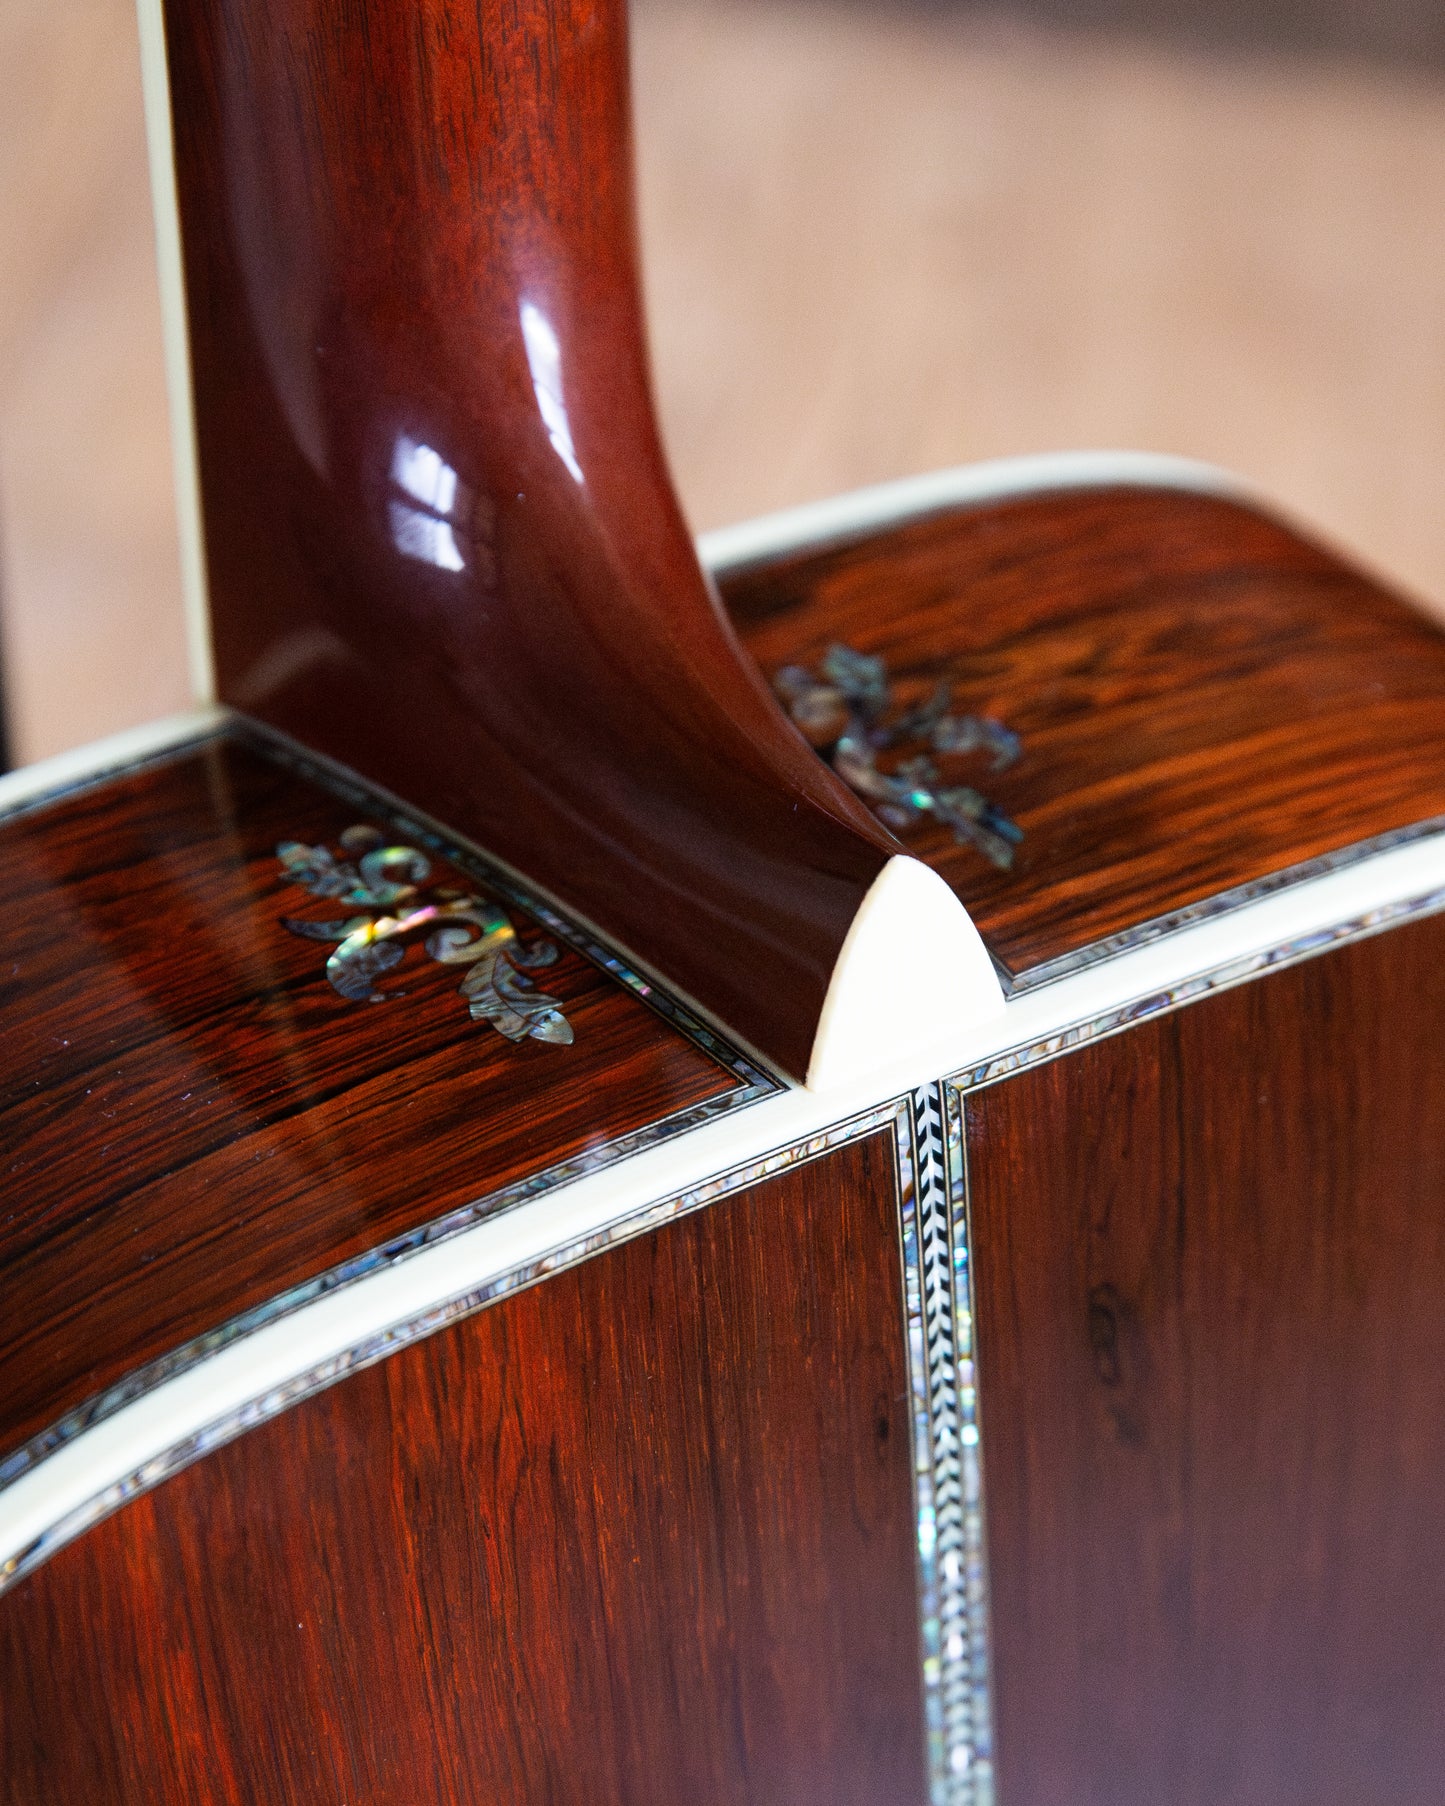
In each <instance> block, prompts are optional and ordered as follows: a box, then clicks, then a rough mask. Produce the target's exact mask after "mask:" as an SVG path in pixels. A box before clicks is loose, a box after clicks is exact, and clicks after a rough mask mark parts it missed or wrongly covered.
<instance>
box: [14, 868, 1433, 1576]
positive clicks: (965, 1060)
mask: <svg viewBox="0 0 1445 1806" xmlns="http://www.w3.org/2000/svg"><path fill="white" fill-rule="evenodd" d="M1440 907H1445V834H1440V835H1436V836H1433V837H1431V838H1429V839H1426V840H1420V841H1415V842H1412V843H1410V844H1408V845H1405V846H1400V847H1394V848H1390V849H1389V850H1387V851H1384V852H1380V853H1376V854H1372V855H1370V856H1368V857H1365V858H1363V859H1361V860H1360V861H1359V862H1358V863H1357V864H1354V865H1350V866H1345V867H1342V868H1340V869H1338V870H1335V871H1331V872H1327V873H1325V874H1323V875H1321V876H1318V877H1315V878H1311V879H1307V880H1305V881H1302V882H1301V883H1300V884H1298V885H1296V886H1294V887H1293V888H1291V889H1289V890H1286V891H1276V892H1273V893H1271V894H1270V895H1267V896H1264V897H1261V898H1259V899H1258V900H1257V901H1255V902H1252V903H1248V904H1245V905H1243V906H1241V907H1240V908H1239V909H1237V910H1235V911H1233V912H1232V913H1231V914H1229V915H1226V916H1221V917H1215V918H1213V919H1210V920H1207V921H1203V922H1199V923H1196V924H1193V925H1191V926H1189V927H1186V928H1182V929H1180V930H1179V931H1178V932H1177V933H1174V934H1170V935H1168V936H1165V937H1164V938H1162V939H1161V940H1158V941H1155V942H1152V943H1150V944H1149V945H1147V946H1143V947H1137V948H1132V949H1130V950H1128V951H1127V952H1123V953H1120V954H1118V955H1117V956H1115V957H1114V958H1112V959H1109V960H1106V961H1104V962H1102V963H1100V964H1099V965H1097V966H1094V967H1091V968H1089V969H1087V970H1085V971H1081V972H1078V973H1074V974H1071V975H1070V976H1068V977H1066V978H1062V979H1059V980H1058V981H1057V982H1055V983H1054V984H1051V985H1046V986H1043V987H1041V988H1040V989H1039V990H1038V991H1034V992H1028V993H1025V994H1024V995H1023V996H1021V997H1017V998H1014V999H1012V1000H1010V1002H1009V1003H1008V1005H1007V1007H1006V1009H1005V1010H1004V1011H1003V1013H1002V1014H1001V1015H1000V1016H998V1017H996V1018H995V1019H993V1020H991V1021H987V1022H984V1023H976V1024H974V1025H973V1026H972V1027H971V1028H967V1029H962V1030H960V1029H959V1028H957V1027H951V1026H949V1025H944V1026H942V1027H941V1028H940V1031H939V1033H938V1034H937V1035H936V1036H935V1037H934V1038H933V1039H932V1040H931V1041H930V1042H928V1043H927V1044H926V1045H916V1046H914V1047H912V1048H909V1049H906V1050H901V1051H900V1052H898V1053H897V1054H896V1055H895V1056H894V1057H893V1058H892V1059H891V1060H890V1061H888V1062H887V1063H886V1064H883V1065H880V1066H879V1067H878V1068H877V1069H875V1070H874V1071H873V1072H872V1073H870V1074H869V1075H868V1077H867V1079H866V1080H863V1079H858V1080H854V1081H851V1082H849V1083H847V1084H843V1085H840V1086H838V1087H836V1088H834V1089H832V1090H829V1091H826V1092H821V1093H820V1092H810V1091H806V1090H802V1089H793V1090H790V1091H786V1092H783V1093H781V1094H779V1095H778V1096H776V1097H772V1098H768V1099H765V1100H763V1101H762V1102H760V1103H757V1104H754V1105H752V1106H751V1107H750V1108H748V1109H747V1110H744V1111H741V1112H739V1113H738V1114H737V1115H736V1116H733V1117H731V1118H729V1117H726V1116H724V1117H721V1118H719V1119H717V1120H715V1121H713V1122H711V1123H708V1124H705V1125H703V1126H702V1127H700V1128H698V1129H696V1130H695V1131H693V1132H691V1133H690V1134H687V1135H684V1136H681V1137H679V1138H678V1139H677V1140H675V1141H669V1142H663V1143H661V1144H659V1145H657V1146H654V1147H651V1148H649V1149H647V1150H646V1151H645V1152H643V1153H639V1154H637V1155H635V1156H633V1157H632V1158H631V1159H629V1160H627V1161H625V1162H622V1163H620V1164H619V1165H617V1166H614V1167H611V1168H609V1169H606V1170H604V1171H602V1172H599V1173H595V1174H589V1175H587V1176H585V1177H583V1178H579V1179H577V1180H575V1181H574V1182H572V1183H571V1184H568V1185H566V1186H563V1187H559V1188H558V1189H556V1190H554V1191H551V1192H548V1193H545V1194H543V1195H542V1196H540V1197H539V1198H537V1199H536V1200H535V1201H529V1202H527V1203H524V1204H519V1205H517V1206H515V1207H514V1208H513V1209H512V1210H510V1211H509V1212H508V1213H507V1214H505V1215H503V1216H500V1217H497V1218H494V1219H492V1220H490V1221H484V1222H481V1223H479V1224H477V1225H476V1226H475V1227H473V1228H470V1229H466V1230H463V1231H461V1232H459V1233H458V1234H457V1235H455V1236H454V1237H452V1238H451V1239H449V1240H447V1241H445V1242H443V1243H438V1244H433V1245H430V1246H426V1247H423V1248H422V1249H420V1250H419V1251H417V1252H416V1253H414V1254H411V1255H409V1256H408V1257H407V1258H405V1259H404V1260H401V1261H399V1262H398V1263H397V1264H396V1265H394V1266H391V1267H388V1268H384V1269H381V1270H378V1271H375V1272H373V1273H370V1274H368V1275H366V1276H365V1277H363V1278H361V1279H358V1280H356V1281H355V1282H354V1283H353V1284H351V1285H350V1286H348V1287H346V1288H345V1289H343V1290H339V1291H335V1292H332V1293H329V1294H325V1295H323V1296H321V1297H320V1298H318V1299H317V1300H316V1301H315V1302H313V1303H310V1304H307V1305H304V1306H302V1307H300V1308H298V1309H297V1310H296V1311H295V1312H294V1313H293V1314H291V1315H290V1316H287V1317H285V1318H282V1319H280V1320H279V1321H276V1322H273V1323H270V1324H268V1325H266V1326H265V1327H263V1328H261V1329H259V1330H257V1331H255V1332H254V1333H253V1334H251V1335H249V1336H247V1337H245V1338H244V1339H241V1340H239V1341H235V1342H232V1343H229V1344H227V1345H225V1346H223V1347H222V1348H220V1349H219V1350H218V1351H217V1352H215V1353H214V1354H212V1355H210V1356H208V1357H206V1358H205V1359H203V1360H201V1361H199V1362H198V1363H197V1364H196V1365H195V1366H193V1367H191V1368H188V1369H186V1370H185V1371H183V1372H181V1373H178V1374H176V1375H174V1376H173V1377H171V1378H168V1379H166V1380H164V1381H162V1382H161V1383H160V1384H158V1385H157V1386H156V1387H155V1389H154V1390H153V1391H151V1392H149V1393H146V1394H144V1395H143V1396H141V1397H139V1398H137V1399H135V1400H134V1401H132V1402H131V1403H130V1404H128V1405H126V1406H124V1407H123V1408H122V1409H121V1410H119V1411H117V1412H116V1414H115V1415H114V1416H113V1417H109V1418H106V1419H103V1420H101V1421H100V1422H98V1423H95V1424H93V1425H92V1426H91V1427H89V1428H88V1429H85V1430H83V1431H81V1432H80V1433H79V1434H77V1435H76V1437H75V1438H74V1439H73V1440H72V1441H70V1442H68V1443H66V1444H64V1445H62V1446H61V1447H60V1448H59V1449H57V1450H56V1452H55V1453H53V1454H52V1455H50V1456H49V1457H48V1458H46V1459H45V1460H43V1461H42V1462H40V1463H39V1464H38V1465H37V1466H35V1467H34V1468H32V1469H30V1470H29V1471H28V1472H26V1473H24V1474H22V1475H21V1476H20V1477H19V1478H18V1479H17V1480H16V1481H15V1482H14V1483H13V1484H12V1485H11V1486H10V1487H9V1488H8V1489H7V1490H6V1491H5V1492H4V1493H3V1494H0V1566H3V1564H4V1563H5V1562H7V1561H10V1560H12V1559H13V1558H15V1557H16V1556H18V1555H19V1554H20V1553H21V1552H22V1551H24V1550H26V1549H27V1548H29V1547H31V1546H32V1545H33V1544H35V1543H36V1542H37V1541H38V1540H39V1539H41V1538H44V1537H46V1536H47V1535H48V1533H50V1532H51V1531H52V1530H53V1529H54V1528H55V1527H56V1526H63V1525H65V1524H66V1523H67V1522H68V1521H69V1520H71V1519H76V1520H77V1521H78V1522H79V1521H82V1520H83V1514H84V1513H85V1511H86V1508H87V1506H88V1505H89V1504H90V1502H91V1501H93V1500H95V1499H96V1498H98V1497H100V1496H101V1495H103V1494H105V1493H106V1492H107V1491H108V1490H109V1489H111V1488H114V1487H117V1486H121V1485H124V1484H125V1483H126V1482H127V1481H128V1480H129V1478H130V1477H131V1476H133V1475H136V1474H137V1473H138V1472H140V1471H141V1470H143V1469H145V1468H146V1466H147V1464H149V1463H152V1462H161V1461H163V1459H164V1457H165V1456H166V1454H167V1452H168V1451H170V1450H173V1449H175V1448H177V1447H178V1446H180V1445H183V1444H184V1443H186V1442H187V1440H188V1439H190V1438H192V1437H196V1436H198V1435H201V1434H202V1433H203V1432H205V1431H207V1430H208V1429H210V1428H212V1427H213V1426H215V1425H216V1424H218V1423H222V1422H225V1421H226V1420H228V1419H230V1418H232V1417H234V1416H237V1415H238V1414H240V1413H241V1412H243V1411H244V1409H245V1408H246V1407H247V1406H248V1405H250V1404H252V1403H253V1402H254V1401H255V1400H257V1399H258V1398H260V1397H262V1396H263V1395H264V1394H267V1393H268V1392H271V1391H272V1390H274V1389H275V1388H278V1387H281V1386H284V1385H285V1384H286V1383H287V1382H288V1381H291V1380H294V1379H296V1378H297V1377H298V1376H300V1375H304V1374H307V1373H310V1372H311V1371H313V1370H314V1369H318V1368H322V1367H324V1366H325V1364H326V1363H327V1362H330V1361H334V1360H336V1359H337V1358H338V1357H340V1356H343V1355H345V1354H346V1352H347V1351H348V1350H351V1349H354V1348H356V1347H358V1346H359V1345H361V1344H363V1343H365V1342H367V1341H368V1340H369V1339H370V1338H372V1337H374V1336H377V1335H379V1334H382V1333H384V1332H385V1331H387V1330H390V1329H393V1328H395V1327H396V1326H399V1325H402V1324H406V1323H409V1322H412V1321H414V1320H416V1319H418V1318H422V1317H425V1316H426V1315H427V1314H428V1313H429V1312H432V1311H434V1310H436V1309H437V1308H438V1307H439V1306H442V1305H444V1304H446V1303H447V1302H448V1301H450V1300H453V1299H456V1298H459V1297H462V1296H465V1295H467V1294H470V1293H473V1292H476V1291H479V1290H482V1289H484V1288H486V1287H487V1286H488V1285H491V1284H495V1283H496V1282H497V1281H498V1280H499V1279H502V1278H504V1277H505V1276H506V1275H508V1274H511V1273H515V1272H518V1271H519V1270H521V1269H525V1268H527V1267H530V1266H532V1265H534V1264H535V1263H537V1262H538V1261H540V1260H543V1259H545V1257H546V1256H548V1255H549V1254H551V1253H553V1252H555V1251H556V1250H558V1249H559V1248H563V1247H568V1246H571V1245H572V1244H575V1243H580V1242H583V1241H585V1240H587V1239H588V1238H590V1237H593V1236H596V1235H599V1234H601V1233H604V1232H606V1231H607V1230H609V1229H611V1228H613V1227H615V1226H616V1225H618V1224H622V1223H625V1222H627V1221H629V1220H630V1219H633V1218H635V1217H639V1216H642V1215H644V1214H645V1213H649V1212H652V1211H655V1210H657V1209H658V1208H659V1207H665V1206H666V1204H667V1202H668V1201H669V1200H672V1199H675V1198H677V1197H679V1196H680V1195H683V1194H686V1193H689V1192H692V1191H695V1190H696V1188H698V1187H699V1186H701V1185H704V1184H707V1183H708V1182H709V1181H712V1180H715V1179H716V1177H717V1175H719V1174H724V1173H728V1172H730V1171H734V1170H736V1169H738V1168H742V1167H747V1166H751V1165H753V1164H754V1163H756V1162H757V1161H758V1160H759V1159H760V1158H762V1157H764V1156H766V1155H768V1154H770V1153H773V1152H775V1151H776V1150H779V1149H783V1148H788V1147H792V1146H795V1145H797V1144H799V1143H803V1142H806V1141H808V1140H809V1139H811V1138H813V1137H815V1136H817V1135H819V1134H821V1133H823V1132H824V1131H826V1130H827V1129H829V1128H830V1127H832V1126H833V1125H835V1124H837V1123H839V1122H841V1121H843V1120H845V1119H847V1118H849V1117H852V1116H855V1115H858V1114H861V1113H862V1112H864V1111H865V1110H868V1109H870V1108H873V1107H876V1106H877V1105H878V1104H880V1103H881V1102H885V1101H887V1100H889V1099H892V1098H896V1097H898V1096H900V1095H901V1094H902V1093H904V1092H906V1091H909V1090H911V1089H913V1088H914V1087H915V1086H918V1085H923V1084H929V1083H932V1082H935V1081H936V1080H937V1079H938V1077H939V1075H940V1074H950V1073H959V1072H965V1071H967V1072H974V1073H977V1072H979V1071H980V1070H982V1069H987V1068H989V1067H990V1065H991V1064H995V1063H997V1062H998V1061H1000V1060H1006V1059H1008V1058H1009V1057H1010V1055H1011V1054H1012V1053H1014V1052H1016V1051H1017V1050H1020V1049H1026V1048H1030V1047H1035V1046H1044V1047H1047V1045H1048V1044H1050V1043H1051V1042H1052V1043H1056V1042H1057V1041H1058V1040H1059V1038H1060V1037H1067V1036H1068V1035H1069V1034H1071V1033H1072V1032H1073V1031H1075V1030H1077V1029H1079V1028H1080V1027H1081V1026H1083V1027H1084V1028H1085V1029H1087V1025H1089V1024H1094V1023H1099V1022H1101V1021H1102V1022H1108V1021H1110V1020H1111V1019H1114V1020H1115V1022H1116V1025H1117V1017H1118V1014H1119V1012H1121V1011H1125V1010H1128V1009H1130V1008H1131V1007H1133V1008H1135V1009H1136V1010H1137V1012H1138V1013H1140V1014H1142V1013H1147V1012H1148V1011H1150V1010H1154V1009H1158V1010H1163V1009H1167V1008H1170V1007H1173V1005H1174V1003H1175V1002H1176V1001H1177V999H1178V998H1179V996H1180V994H1181V992H1187V991H1188V989H1189V987H1191V986H1197V985H1198V984H1199V983H1201V982H1208V981H1209V980H1210V978H1211V976H1212V977H1214V978H1215V979H1216V980H1217V981H1219V982H1237V981H1238V980H1239V979H1241V978H1244V977H1248V976H1250V975H1251V973H1252V972H1253V971H1256V970H1258V969H1259V966H1260V965H1261V964H1262V963H1265V962H1268V961H1271V960H1272V959H1273V958H1274V956H1275V955H1276V954H1277V953H1278V951H1279V950H1280V949H1286V950H1289V949H1293V950H1295V952H1296V953H1298V954H1299V955H1301V956H1302V955H1303V954H1305V953H1308V952H1310V951H1313V950H1315V947H1316V946H1318V945H1319V944H1321V943H1320V938H1319V937H1322V936H1330V935H1334V936H1336V937H1338V938H1343V935H1344V934H1348V935H1351V936H1352V935H1357V934H1366V933H1370V932H1373V931H1375V930H1377V929H1379V928H1381V927H1384V926H1386V925H1388V924H1389V922H1391V921H1393V920H1399V919H1401V918H1402V917H1403V916H1405V915H1407V914H1411V913H1423V912H1424V911H1426V910H1431V909H1436V908H1440ZM1342 930H1343V934H1342V932H1341V931H1342Z"/></svg>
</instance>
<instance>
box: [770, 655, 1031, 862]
mask: <svg viewBox="0 0 1445 1806" xmlns="http://www.w3.org/2000/svg"><path fill="white" fill-rule="evenodd" d="M773 687H774V689H776V690H777V692H778V694H779V695H780V696H781V697H782V699H783V701H784V702H785V703H786V704H787V706H788V712H789V714H790V715H791V716H792V717H793V720H794V721H795V722H796V723H797V725H798V726H799V727H800V728H801V729H802V731H803V734H804V736H805V737H806V738H807V740H808V741H809V743H810V744H811V745H813V746H814V747H816V748H817V750H818V751H819V752H820V753H821V754H822V755H823V757H824V758H825V759H826V760H827V761H828V763H829V764H830V765H831V766H832V767H833V769H834V771H836V772H837V774H838V776H839V777H840V778H842V780H843V782H844V783H845V784H847V785H848V787H849V788H850V789H851V790H855V791H856V792H857V793H858V795H859V796H861V797H862V798H863V799H864V800H865V801H866V802H868V803H871V804H872V806H873V812H874V814H875V815H877V816H878V818H879V819H880V821H883V822H885V823H886V824H887V825H888V826H889V827H890V828H892V829H894V830H895V832H897V833H905V832H906V831H907V830H908V829H910V828H914V827H917V826H919V825H920V824H921V823H922V822H923V821H924V820H925V818H927V817H928V816H932V817H934V819H935V820H937V821H941V822H943V823H944V824H945V825H946V826H947V827H950V828H952V830H953V837H954V839H955V840H956V841H959V842H961V843H962V842H967V843H968V844H970V845H972V846H975V847H977V848H978V850H979V852H980V853H982V854H983V855H984V857H985V858H987V859H990V860H992V861H993V863H994V864H995V865H997V866H1001V867H1003V868H1004V869H1007V868H1008V867H1009V866H1011V865H1012V864H1013V862H1014V848H1015V847H1016V846H1017V845H1018V843H1019V842H1020V841H1021V840H1022V839H1023V829H1022V828H1020V827H1019V826H1018V825H1017V824H1016V823H1015V822H1012V821H1010V820H1009V818H1008V816H1007V815H1005V814H1004V813H1003V811H1002V810H1001V809H999V808H997V807H996V806H995V805H994V804H993V803H991V802H989V800H988V798H987V797H985V796H983V795H981V794H980V793H979V792H978V791H977V790H974V789H972V788H971V787H970V786H969V785H967V784H945V783H943V782H942V778H943V773H942V772H941V770H940V769H939V767H938V765H937V763H936V762H935V759H934V758H932V757H930V756H929V755H930V754H937V755H940V756H952V755H955V754H964V753H987V754H988V755H989V757H990V760H991V768H992V769H993V770H994V771H1002V770H1004V769H1005V767H1007V766H1009V765H1012V764H1013V762H1014V760H1015V759H1017V758H1018V756H1019V739H1018V735H1017V734H1014V733H1011V732H1010V731H1009V729H1008V728H1006V727H1005V726H1004V725H1003V723H1002V722H1001V721H994V720H992V719H991V718H990V717H989V716H987V715H951V714H950V713H949V712H948V709H949V703H950V702H951V701H952V694H953V693H952V686H951V685H950V684H949V682H948V680H947V679H946V678H945V679H944V681H943V682H942V683H940V684H939V685H938V686H937V688H936V689H935V690H934V692H933V694H932V696H930V697H929V699H928V701H927V702H925V703H923V704H922V705H921V706H920V707H918V708H915V709H905V710H903V711H902V712H901V713H900V712H896V711H895V710H894V707H893V698H892V693H891V689H890V686H889V682H888V669H887V666H886V665H885V664H884V662H883V660H882V659H881V658H870V657H868V656H867V655H866V654H865V653H862V652H855V651H854V650H853V648H852V647H851V646H838V645H834V646H830V647H829V648H828V650H827V652H826V653H824V655H823V657H822V659H821V660H820V661H819V664H818V668H817V670H816V671H809V670H808V669H807V668H806V667H805V666H803V665H784V666H783V668H782V670H781V671H779V672H778V674H777V675H776V676H775V677H774V679H773ZM890 715H891V716H892V719H891V720H890V719H888V717H889V716H890ZM898 752H903V753H906V754H908V755H909V756H907V757H904V758H902V759H899V760H898V761H897V762H896V763H894V764H893V765H892V767H891V769H884V767H883V766H882V765H880V763H879V760H880V758H882V757H884V756H885V755H889V754H893V753H898Z"/></svg>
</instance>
